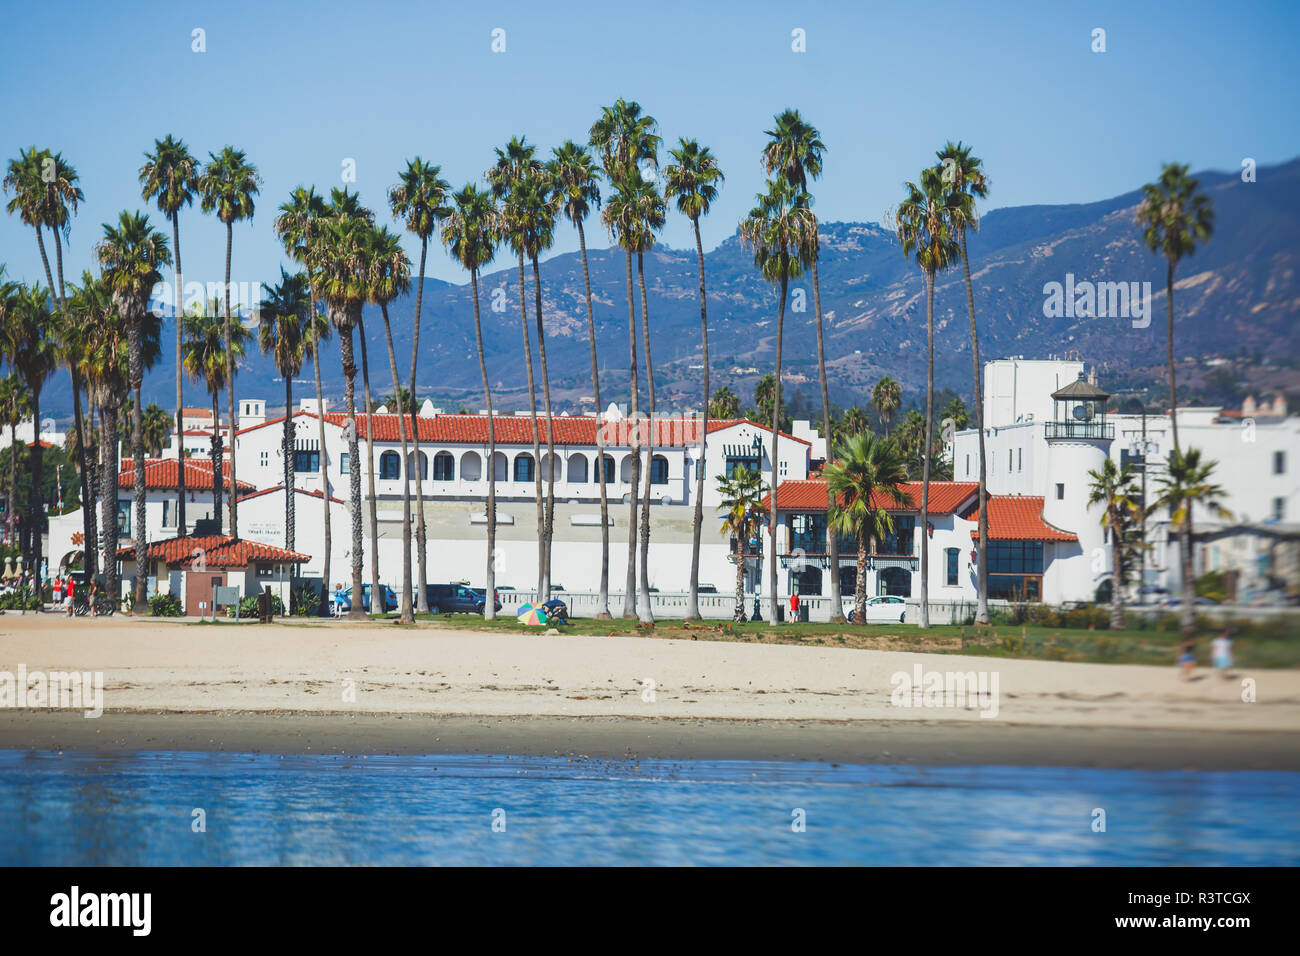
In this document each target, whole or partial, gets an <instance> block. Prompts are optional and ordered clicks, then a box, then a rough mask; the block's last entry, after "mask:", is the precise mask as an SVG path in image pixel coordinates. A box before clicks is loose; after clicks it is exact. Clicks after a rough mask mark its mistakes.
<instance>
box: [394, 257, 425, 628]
mask: <svg viewBox="0 0 1300 956" xmlns="http://www.w3.org/2000/svg"><path fill="white" fill-rule="evenodd" d="M428 252H429V239H428V237H427V236H421V237H420V284H419V286H418V287H416V290H415V326H414V329H413V330H412V334H411V449H412V451H411V454H412V456H413V457H414V458H415V461H416V467H417V469H418V467H419V461H420V421H419V418H418V411H419V407H418V406H417V405H416V398H415V370H416V366H417V365H418V364H419V360H420V315H421V311H420V310H421V307H422V306H423V305H424V262H425V258H426V256H427V255H428ZM399 397H400V396H399ZM404 490H405V492H406V496H407V506H409V503H410V489H409V488H405V489H404ZM415 514H416V517H415V524H416V528H415V547H416V569H417V571H418V578H417V583H418V584H419V590H417V591H416V592H415V609H416V610H417V611H419V612H420V613H421V614H424V613H427V612H428V610H429V568H428V553H427V551H426V549H425V541H426V540H427V538H426V537H425V527H424V478H423V477H421V478H418V479H417V480H416V482H415ZM407 525H408V526H409V525H410V519H409V518H408V519H407ZM403 540H404V541H405V540H406V539H403ZM406 550H407V551H408V552H409V551H410V550H411V548H410V545H409V543H408V544H407V548H406ZM403 614H405V612H403ZM403 619H405V618H403Z"/></svg>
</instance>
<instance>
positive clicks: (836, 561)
mask: <svg viewBox="0 0 1300 956" xmlns="http://www.w3.org/2000/svg"><path fill="white" fill-rule="evenodd" d="M817 259H818V256H814V257H813V261H812V280H813V308H814V309H816V311H817V371H818V373H820V376H821V385H822V434H823V435H824V436H825V437H826V464H830V460H831V457H832V446H833V444H834V443H833V442H832V440H831V395H830V389H829V387H828V386H827V384H826V350H825V348H824V346H823V339H822V287H821V282H820V281H818V278H817ZM823 467H824V466H823ZM834 506H835V496H834V495H832V494H831V493H830V487H829V486H827V490H826V513H827V514H828V515H829V514H830V513H831V509H832V508H833V507H834ZM826 557H827V559H828V563H829V564H830V566H831V572H830V574H831V616H830V621H829V623H831V624H843V623H844V599H843V597H842V596H841V594H840V537H839V535H838V534H836V533H835V532H834V531H833V530H832V529H831V523H830V522H829V521H827V522H826Z"/></svg>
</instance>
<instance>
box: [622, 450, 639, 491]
mask: <svg viewBox="0 0 1300 956" xmlns="http://www.w3.org/2000/svg"><path fill="white" fill-rule="evenodd" d="M636 467H637V459H636V456H635V455H624V456H623V462H622V464H620V465H619V467H618V480H619V481H622V482H624V483H626V484H629V485H630V484H632V483H633V482H635V480H636Z"/></svg>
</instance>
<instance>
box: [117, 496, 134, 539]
mask: <svg viewBox="0 0 1300 956" xmlns="http://www.w3.org/2000/svg"><path fill="white" fill-rule="evenodd" d="M117 533H118V534H119V535H125V536H126V537H128V538H129V537H130V536H131V502H130V501H122V500H121V499H120V498H119V499H118V502H117Z"/></svg>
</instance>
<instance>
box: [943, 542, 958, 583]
mask: <svg viewBox="0 0 1300 956" xmlns="http://www.w3.org/2000/svg"><path fill="white" fill-rule="evenodd" d="M960 553H961V552H959V551H958V550H957V549H956V548H945V549H944V556H945V558H946V559H947V560H946V562H945V565H946V569H947V577H946V579H945V580H944V584H945V585H947V586H948V587H950V588H955V587H956V586H957V562H958V560H959V558H958V555H959V554H960Z"/></svg>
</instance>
